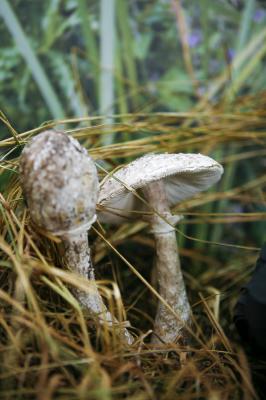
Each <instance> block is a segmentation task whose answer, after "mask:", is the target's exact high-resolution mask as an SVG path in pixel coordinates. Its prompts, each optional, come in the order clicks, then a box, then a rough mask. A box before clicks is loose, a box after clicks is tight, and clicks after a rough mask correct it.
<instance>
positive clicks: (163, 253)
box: [143, 181, 190, 343]
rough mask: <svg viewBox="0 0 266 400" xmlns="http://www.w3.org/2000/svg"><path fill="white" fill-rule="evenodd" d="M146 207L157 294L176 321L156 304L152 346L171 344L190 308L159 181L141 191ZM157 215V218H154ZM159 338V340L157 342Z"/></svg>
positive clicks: (188, 317) (168, 210)
mask: <svg viewBox="0 0 266 400" xmlns="http://www.w3.org/2000/svg"><path fill="white" fill-rule="evenodd" d="M143 192H144V195H145V197H146V199H147V201H148V203H149V205H150V206H151V207H152V208H153V209H154V210H155V211H156V213H154V214H153V216H152V217H151V218H150V224H151V228H152V232H153V234H154V238H155V248H156V270H157V273H158V282H159V293H160V295H161V296H162V298H163V299H165V300H166V302H167V303H168V304H169V306H170V307H171V308H172V309H173V311H174V312H175V313H176V314H177V315H178V316H179V319H177V318H176V316H175V315H174V314H173V313H172V312H171V311H170V310H169V309H168V308H167V307H166V306H165V305H164V304H163V303H161V302H160V303H159V304H158V307H157V313H156V317H155V325H154V332H155V335H153V337H152V342H153V343H160V342H161V341H160V339H162V341H164V342H166V343H171V342H173V341H174V340H175V339H176V338H177V337H178V335H180V334H181V335H182V330H183V328H184V326H185V325H186V324H188V323H189V322H190V305H189V302H188V298H187V293H186V288H185V284H184V280H183V275H182V272H181V267H180V260H179V254H178V246H177V241H176V235H175V230H174V228H172V227H171V225H169V224H168V223H167V222H166V221H165V220H164V219H163V218H161V217H160V216H159V215H161V216H162V217H164V218H165V219H166V220H167V221H169V222H170V223H171V222H172V221H173V219H174V216H173V215H172V214H171V212H170V208H169V206H168V202H167V198H166V193H165V187H164V183H163V181H157V182H152V183H150V184H148V185H147V186H146V187H145V188H143ZM158 214H159V215H158ZM159 338H160V339H159Z"/></svg>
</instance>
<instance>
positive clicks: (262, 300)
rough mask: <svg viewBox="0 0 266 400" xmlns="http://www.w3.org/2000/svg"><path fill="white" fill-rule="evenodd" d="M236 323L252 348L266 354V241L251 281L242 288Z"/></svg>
mask: <svg viewBox="0 0 266 400" xmlns="http://www.w3.org/2000/svg"><path fill="white" fill-rule="evenodd" d="M234 323H235V325H236V328H237V330H238V333H239V335H240V336H241V338H242V340H243V341H245V342H247V344H248V345H249V346H250V350H252V351H253V350H254V351H259V352H260V353H261V355H266V243H264V245H263V247H262V249H261V252H260V256H259V258H258V260H257V263H256V268H255V271H254V273H253V276H252V278H251V280H250V282H249V283H248V284H247V285H246V287H244V288H243V289H242V294H241V296H240V298H239V300H238V302H237V304H236V307H235V313H234ZM262 353H263V354H262Z"/></svg>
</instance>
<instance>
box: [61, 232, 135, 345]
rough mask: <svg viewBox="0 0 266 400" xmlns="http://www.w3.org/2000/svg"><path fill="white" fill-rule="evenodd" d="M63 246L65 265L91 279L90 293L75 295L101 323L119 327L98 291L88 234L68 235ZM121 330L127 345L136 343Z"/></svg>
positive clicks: (128, 334)
mask: <svg viewBox="0 0 266 400" xmlns="http://www.w3.org/2000/svg"><path fill="white" fill-rule="evenodd" d="M63 244H64V248H65V254H64V262H65V264H66V265H67V266H69V267H70V269H71V270H72V271H74V272H77V273H78V274H79V275H81V276H82V277H84V278H86V279H89V281H90V283H91V290H90V292H89V293H86V292H84V291H82V290H79V289H75V291H74V293H75V296H76V297H77V299H78V300H79V302H80V303H81V304H82V305H83V306H84V307H86V308H87V309H88V310H89V312H90V313H91V314H92V315H94V316H97V317H99V321H100V323H107V324H108V325H109V326H114V325H115V324H117V325H118V326H119V322H118V321H117V320H116V318H115V317H113V316H112V314H111V313H110V312H109V311H108V310H107V308H106V306H105V304H104V302H103V300H102V297H101V295H100V293H99V291H98V288H97V284H96V281H95V274H94V268H93V265H92V262H91V256H90V248H89V244H88V238H87V232H79V233H75V234H73V233H72V234H66V235H64V238H63ZM119 329H120V336H121V338H122V340H123V341H124V342H125V343H127V344H132V343H133V341H134V340H133V336H132V335H131V334H130V333H129V332H128V330H127V329H126V328H119Z"/></svg>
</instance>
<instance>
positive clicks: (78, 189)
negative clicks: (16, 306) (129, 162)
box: [20, 130, 99, 235]
mask: <svg viewBox="0 0 266 400" xmlns="http://www.w3.org/2000/svg"><path fill="white" fill-rule="evenodd" d="M20 173H21V185H22V188H23V193H24V196H25V199H26V201H27V204H28V207H29V212H30V215H31V218H32V220H33V222H34V223H35V224H36V225H37V226H39V227H40V228H42V229H44V230H46V231H48V232H51V233H53V234H54V235H63V234H64V233H66V232H69V231H76V230H79V229H83V228H85V227H87V228H88V229H89V227H90V225H91V223H92V222H94V220H95V207H96V200H97V197H98V189H99V184H98V177H97V171H96V167H95V165H94V162H93V160H92V159H91V158H90V157H89V156H88V154H87V151H86V150H85V149H84V148H83V147H82V146H81V145H80V144H79V142H78V141H77V140H75V139H73V138H72V137H71V136H68V135H66V134H65V133H63V132H59V131H55V130H49V131H45V132H42V133H40V134H39V135H37V136H35V137H34V138H33V139H32V140H31V142H29V143H28V144H27V145H26V146H25V148H24V149H23V151H22V154H21V159H20Z"/></svg>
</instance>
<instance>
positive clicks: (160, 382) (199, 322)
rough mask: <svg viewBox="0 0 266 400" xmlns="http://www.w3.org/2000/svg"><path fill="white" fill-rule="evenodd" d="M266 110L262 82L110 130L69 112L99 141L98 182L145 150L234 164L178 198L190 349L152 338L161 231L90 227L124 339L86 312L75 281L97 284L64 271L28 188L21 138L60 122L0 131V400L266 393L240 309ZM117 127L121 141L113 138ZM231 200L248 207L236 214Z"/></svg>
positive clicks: (250, 258) (88, 137)
mask: <svg viewBox="0 0 266 400" xmlns="http://www.w3.org/2000/svg"><path fill="white" fill-rule="evenodd" d="M265 110H266V93H262V94H261V95H260V96H256V97H255V98H252V97H244V98H242V99H238V101H237V102H236V103H235V104H232V105H231V106H230V111H228V106H224V105H220V106H217V107H213V108H209V109H208V110H207V111H206V112H201V111H197V112H196V111H195V112H191V113H182V114H180V113H171V114H168V113H167V114H166V113H161V114H158V113H157V114H134V115H133V114H128V115H123V116H121V115H118V116H116V117H115V124H114V126H112V127H110V126H109V127H108V126H103V125H102V124H101V119H100V118H87V119H83V120H82V125H78V123H79V122H80V120H72V121H70V120H68V121H60V124H64V126H65V129H66V130H67V131H68V132H69V133H70V134H73V136H75V137H76V138H78V139H79V140H80V141H81V142H82V143H83V144H84V145H85V146H86V147H87V148H88V149H89V152H90V154H91V155H92V157H93V158H94V159H95V160H96V161H97V165H98V167H99V175H100V176H101V179H102V178H104V176H105V175H106V172H105V171H112V170H113V169H114V168H116V167H119V166H120V165H122V164H123V163H126V162H128V161H129V160H131V159H133V158H136V157H138V156H140V155H142V154H146V153H148V152H165V151H167V152H192V151H193V152H202V153H204V154H210V155H212V156H214V158H216V159H217V161H219V162H221V163H222V164H223V165H224V167H225V171H227V170H229V172H230V174H233V176H234V179H233V181H230V176H231V175H230V174H229V173H226V172H225V175H224V179H223V180H222V182H221V184H220V186H219V185H218V186H217V187H216V188H215V189H214V190H212V191H210V192H208V193H207V194H206V193H204V194H201V195H199V196H197V197H195V198H193V199H191V200H190V201H187V202H185V203H183V204H180V205H178V207H177V208H176V209H175V212H178V213H182V214H183V215H184V216H185V218H184V220H183V221H182V223H180V225H178V227H177V233H178V238H179V242H180V244H181V256H182V264H183V265H184V272H185V278H186V284H187V287H188V291H189V295H190V300H191V304H192V305H193V310H194V317H195V321H194V326H193V330H192V338H191V342H190V344H189V345H187V346H181V345H179V344H172V345H164V344H162V345H161V346H158V347H156V348H155V347H152V346H151V345H150V344H149V338H150V333H151V329H152V326H153V325H152V324H153V317H154V313H155V307H156V301H157V299H156V295H155V294H154V292H151V288H150V286H149V285H152V286H153V287H155V289H156V283H155V278H154V274H153V273H152V254H153V242H152V238H151V236H150V235H149V233H148V230H147V225H146V223H145V222H144V221H143V220H142V219H141V216H140V215H138V219H137V220H136V218H134V219H135V221H133V223H132V221H128V223H126V224H124V225H123V226H121V227H119V228H113V227H104V228H103V227H101V226H99V225H97V224H96V225H95V229H94V231H93V232H91V233H90V241H91V243H92V245H93V254H94V260H95V266H96V270H97V273H98V278H99V279H104V280H99V287H100V289H101V292H102V294H103V296H104V297H105V298H106V301H107V302H108V303H109V307H110V308H111V310H113V312H114V313H115V314H116V316H117V317H118V318H119V320H123V316H124V314H125V310H126V314H127V318H128V320H130V321H131V324H132V329H131V331H132V334H133V335H134V336H135V338H136V342H135V344H134V345H133V346H132V347H127V348H125V346H124V345H123V344H122V343H121V342H120V341H119V337H118V336H117V335H116V333H115V332H112V331H110V330H108V328H107V327H100V326H99V325H98V324H97V320H93V319H92V318H91V316H90V315H87V314H86V311H84V310H81V308H80V306H79V305H78V304H77V301H76V300H75V299H74V297H73V296H72V294H71V290H70V289H71V288H72V287H74V286H76V287H80V288H82V289H83V290H88V291H89V289H90V288H89V284H88V282H85V281H84V280H82V279H81V278H78V277H77V276H75V275H74V274H73V273H71V272H69V271H64V270H63V269H62V268H61V263H60V243H58V240H57V241H56V240H55V238H52V237H46V236H44V235H43V234H42V233H41V232H37V231H36V230H35V229H34V227H33V226H32V225H31V223H30V221H29V217H28V212H27V209H26V208H25V205H24V202H23V199H22V193H21V189H20V187H19V176H18V170H17V165H18V159H17V155H18V154H19V152H18V149H20V148H21V147H22V145H24V144H25V143H26V142H27V140H28V139H29V138H30V137H31V136H32V135H33V134H35V133H37V132H39V131H41V130H44V129H47V128H49V127H52V126H53V125H54V124H53V123H47V124H46V125H45V126H42V127H40V128H37V129H35V130H32V131H28V132H24V133H20V134H18V133H17V132H16V131H15V130H14V129H12V132H11V133H12V135H11V137H9V138H7V139H5V140H2V141H1V142H0V148H1V149H2V150H3V153H2V154H1V157H2V158H1V169H0V174H1V183H2V194H1V197H0V204H1V205H0V207H1V208H0V209H1V214H0V218H1V236H0V249H1V260H0V271H1V274H0V304H1V314H0V354H1V367H2V368H1V372H0V384H1V391H0V398H3V399H38V400H48V399H90V400H94V399H122V398H127V399H132V400H133V399H134V400H144V399H158V398H163V399H169V400H170V399H175V398H177V396H178V399H180V400H181V399H211V400H216V399H223V400H225V399H256V398H258V397H257V394H256V393H255V390H254V387H253V385H252V382H251V372H250V367H249V364H248V362H247V358H246V356H245V354H244V352H243V350H242V349H241V347H240V345H239V344H237V335H236V334H235V332H234V327H233V325H232V312H233V307H234V304H235V301H236V298H237V296H238V293H239V288H240V287H241V285H243V283H244V282H245V281H246V280H247V278H248V276H249V274H250V272H251V266H252V264H254V261H255V260H256V257H257V254H258V248H259V247H260V245H261V244H262V243H260V242H259V241H258V240H257V239H256V237H254V235H253V234H252V229H251V230H250V227H253V228H254V226H256V224H258V222H261V221H263V220H265V219H266V212H265V211H263V206H264V210H265V191H264V189H265V184H266V177H265V172H264V170H265V154H266V152H265V144H266V131H265V126H266V124H265V122H266V111H265ZM2 118H4V117H3V116H2ZM6 124H7V121H6ZM78 126H79V127H78ZM73 127H74V128H73ZM109 132H110V133H114V132H115V135H116V142H115V144H112V145H110V146H102V145H101V143H102V137H103V135H108V134H109ZM125 138H127V141H125ZM100 160H101V161H100ZM245 168H246V171H250V173H249V174H247V173H244V172H243V169H245ZM263 168H264V170H263ZM233 205H234V206H235V205H237V206H238V208H239V207H244V208H245V209H244V210H243V211H242V210H240V211H239V210H238V211H236V212H235V211H234V210H233V209H232V207H233ZM251 206H252V207H251ZM256 207H257V209H256V210H255V211H254V208H256ZM230 210H231V211H230ZM246 210H251V211H249V212H246ZM134 217H136V216H134ZM132 219H133V218H132ZM258 226H259V225H258ZM217 227H218V228H219V229H218V230H217ZM213 242H216V244H215V243H213ZM147 282H148V283H149V284H147ZM120 293H121V295H120ZM260 368H261V371H263V370H262V368H263V364H262V363H259V362H257V364H256V365H255V366H254V369H257V370H259V369H260ZM260 373H261V374H262V373H263V372H260Z"/></svg>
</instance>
